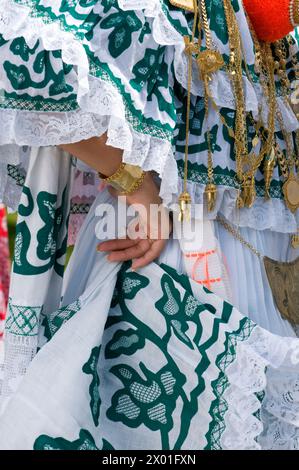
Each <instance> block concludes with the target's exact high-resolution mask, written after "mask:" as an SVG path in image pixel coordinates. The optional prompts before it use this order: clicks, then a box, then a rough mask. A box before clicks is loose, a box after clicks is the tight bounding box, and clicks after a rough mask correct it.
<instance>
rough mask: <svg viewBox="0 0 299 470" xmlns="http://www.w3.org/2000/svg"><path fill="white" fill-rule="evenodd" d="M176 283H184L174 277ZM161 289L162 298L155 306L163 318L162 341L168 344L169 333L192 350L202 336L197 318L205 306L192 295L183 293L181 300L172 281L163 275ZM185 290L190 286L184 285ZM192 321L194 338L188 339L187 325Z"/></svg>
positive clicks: (180, 277)
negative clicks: (163, 333)
mask: <svg viewBox="0 0 299 470" xmlns="http://www.w3.org/2000/svg"><path fill="white" fill-rule="evenodd" d="M175 277H176V278H177V280H178V282H181V281H180V280H181V279H182V280H183V283H184V282H185V281H184V277H183V278H182V276H178V275H177V274H176V275H175ZM161 287H162V291H163V296H162V298H161V299H160V300H158V301H157V302H156V304H155V306H156V308H157V310H159V312H161V313H162V315H163V316H164V318H165V320H166V323H167V327H168V331H167V334H166V335H165V337H164V338H163V339H164V341H166V342H168V341H169V339H170V337H171V331H173V333H174V334H175V336H176V337H177V338H178V339H179V340H180V341H182V342H183V343H184V344H186V346H188V348H190V349H194V346H195V345H197V344H198V343H199V339H200V337H201V335H202V325H201V322H200V321H198V316H199V314H200V313H201V312H203V311H204V310H206V308H207V307H206V305H203V304H201V303H200V302H199V301H198V300H197V299H196V298H195V297H193V295H191V294H189V292H188V291H185V294H184V297H183V300H182V299H181V294H180V292H179V290H178V289H177V288H176V286H175V284H174V281H173V279H172V278H171V277H170V276H169V275H168V274H164V275H163V276H162V279H161ZM185 288H188V289H191V288H190V285H186V286H185ZM190 321H192V322H193V323H195V325H196V335H195V337H194V338H192V339H191V338H190V337H189V336H188V334H187V332H188V330H189V325H188V323H189V322H190Z"/></svg>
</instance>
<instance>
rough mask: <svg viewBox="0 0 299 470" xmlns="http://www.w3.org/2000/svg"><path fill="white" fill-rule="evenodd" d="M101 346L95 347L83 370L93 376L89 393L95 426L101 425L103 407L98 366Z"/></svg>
mask: <svg viewBox="0 0 299 470" xmlns="http://www.w3.org/2000/svg"><path fill="white" fill-rule="evenodd" d="M100 352H101V347H96V348H93V350H92V351H91V355H90V358H89V359H88V361H87V362H86V364H84V366H83V367H82V371H83V372H84V373H85V374H90V375H91V376H92V381H91V384H90V386H89V395H90V410H91V414H92V418H93V422H94V424H95V426H98V425H99V418H100V408H101V398H100V390H99V387H100V378H99V375H98V371H97V367H98V362H99V357H100Z"/></svg>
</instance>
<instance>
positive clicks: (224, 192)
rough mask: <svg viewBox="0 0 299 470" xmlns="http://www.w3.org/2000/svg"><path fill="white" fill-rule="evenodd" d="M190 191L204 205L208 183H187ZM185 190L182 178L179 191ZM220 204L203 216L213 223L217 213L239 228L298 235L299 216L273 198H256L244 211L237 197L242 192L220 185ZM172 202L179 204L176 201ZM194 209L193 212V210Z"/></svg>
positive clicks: (281, 200) (280, 200)
mask: <svg viewBox="0 0 299 470" xmlns="http://www.w3.org/2000/svg"><path fill="white" fill-rule="evenodd" d="M187 189H188V192H189V193H190V195H191V198H192V201H193V202H194V203H197V204H201V203H204V202H205V198H204V192H205V184H200V183H194V182H191V181H188V184H187ZM182 190H183V181H182V180H181V179H179V192H180V191H182ZM217 194H218V196H217V201H216V206H215V210H214V211H213V212H209V213H208V212H207V211H206V210H205V212H204V217H205V218H208V219H210V220H214V219H215V218H216V216H217V214H218V213H221V214H223V215H224V217H225V218H226V219H227V220H228V221H230V222H231V223H233V224H234V225H237V226H239V227H248V228H252V229H254V230H266V229H269V230H272V231H274V232H279V233H296V231H297V227H298V224H299V213H298V211H297V213H295V214H293V213H292V212H291V211H290V210H288V208H287V207H286V204H285V202H284V200H283V199H278V198H271V199H269V200H267V201H266V200H265V199H264V198H263V197H257V198H256V200H255V203H254V205H253V206H252V207H250V208H249V207H244V208H243V209H242V210H239V209H237V205H236V202H237V198H238V195H239V192H238V190H237V189H234V188H232V187H230V186H229V184H227V185H223V186H220V185H219V186H217ZM173 203H177V200H176V199H173ZM191 210H194V207H193V209H192V208H191Z"/></svg>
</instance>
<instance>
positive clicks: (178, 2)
mask: <svg viewBox="0 0 299 470" xmlns="http://www.w3.org/2000/svg"><path fill="white" fill-rule="evenodd" d="M169 3H171V5H173V6H174V7H177V8H181V9H182V10H187V11H192V12H194V1H193V0H169Z"/></svg>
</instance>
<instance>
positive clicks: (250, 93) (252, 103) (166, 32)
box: [119, 0, 298, 132]
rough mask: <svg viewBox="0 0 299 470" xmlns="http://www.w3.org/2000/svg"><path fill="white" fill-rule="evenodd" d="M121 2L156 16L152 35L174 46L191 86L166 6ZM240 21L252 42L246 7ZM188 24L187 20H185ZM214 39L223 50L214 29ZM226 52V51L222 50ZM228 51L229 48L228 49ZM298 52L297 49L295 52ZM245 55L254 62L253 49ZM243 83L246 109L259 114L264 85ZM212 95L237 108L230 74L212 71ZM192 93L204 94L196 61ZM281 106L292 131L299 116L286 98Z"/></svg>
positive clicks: (178, 71)
mask: <svg viewBox="0 0 299 470" xmlns="http://www.w3.org/2000/svg"><path fill="white" fill-rule="evenodd" d="M119 5H120V7H121V8H122V9H123V10H132V9H134V10H145V15H146V16H148V17H152V18H154V23H153V35H154V39H155V41H156V42H157V43H158V44H161V45H167V46H173V47H174V70H175V75H176V78H177V80H178V82H179V83H180V84H181V85H182V86H183V88H185V89H186V90H187V89H188V57H187V56H186V54H185V44H184V39H183V36H182V34H180V33H179V32H178V31H177V30H176V29H175V28H174V26H173V25H172V24H171V22H170V20H169V18H168V17H167V14H166V13H165V11H164V8H163V7H164V5H163V2H162V1H161V0H146V1H145V2H144V1H141V0H119ZM238 17H239V20H240V24H242V25H243V24H244V28H242V31H241V34H242V35H243V43H244V45H246V44H247V43H248V44H250V45H252V47H253V44H252V39H251V36H250V32H249V28H248V26H247V21H246V19H245V13H244V10H243V8H241V11H240V12H239V14H238ZM245 25H246V27H245ZM186 26H187V22H186ZM211 34H212V37H213V41H214V42H215V43H216V44H217V45H218V46H219V47H220V49H221V50H222V49H223V44H222V43H220V42H219V40H218V39H217V37H216V36H215V34H214V32H213V31H212V32H211ZM222 52H224V51H222ZM225 52H226V53H227V54H228V51H227V50H226V51H225ZM295 53H296V52H294V54H295ZM245 56H246V58H247V60H248V63H252V64H253V63H254V57H253V55H252V54H251V53H250V48H248V50H245ZM243 80H244V81H243V84H244V96H245V105H246V110H247V111H252V112H253V114H254V116H255V117H257V116H258V110H259V104H260V102H261V99H263V101H266V100H265V97H263V91H262V87H261V86H260V85H259V84H258V83H254V82H253V81H250V80H249V79H248V77H245V76H244V78H243ZM209 89H210V94H211V96H212V97H213V98H214V100H215V102H216V104H217V105H218V106H219V107H224V108H229V109H235V108H236V103H235V98H234V92H233V88H232V84H231V81H230V78H229V77H228V75H227V73H225V72H223V71H218V72H216V73H214V74H213V79H212V80H211V82H210V84H209ZM191 93H192V94H193V95H194V96H204V87H203V83H202V80H201V79H200V75H199V73H198V65H197V63H196V61H195V60H194V61H193V73H192V86H191ZM278 102H279V107H280V110H281V113H282V115H283V117H284V122H285V123H286V126H287V130H288V131H289V132H291V131H293V130H295V129H297V128H298V119H297V118H296V116H295V114H294V113H293V111H292V110H290V108H289V106H288V105H287V104H286V103H285V102H284V100H283V99H281V98H278ZM263 108H264V109H266V113H264V116H263V120H264V122H265V123H266V122H267V113H268V112H267V105H266V102H264V103H263Z"/></svg>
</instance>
